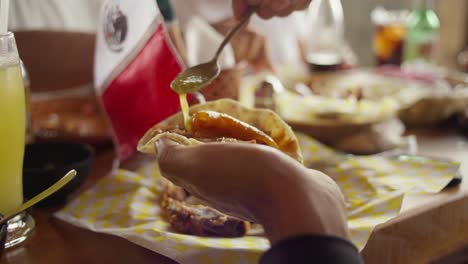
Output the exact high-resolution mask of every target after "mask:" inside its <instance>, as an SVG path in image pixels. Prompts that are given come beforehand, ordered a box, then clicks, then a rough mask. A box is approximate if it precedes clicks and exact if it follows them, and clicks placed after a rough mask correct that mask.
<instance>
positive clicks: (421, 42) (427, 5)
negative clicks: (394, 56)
mask: <svg viewBox="0 0 468 264" xmlns="http://www.w3.org/2000/svg"><path fill="white" fill-rule="evenodd" d="M432 6H433V1H431V0H419V1H417V8H416V9H414V10H413V11H412V12H411V14H410V15H409V17H408V32H407V35H406V39H405V53H404V54H405V56H404V57H405V62H411V61H415V60H418V61H421V60H422V61H426V62H432V61H433V59H434V51H435V46H436V43H437V41H438V37H439V28H440V21H439V18H438V17H437V14H436V13H435V11H434V10H433V9H432Z"/></svg>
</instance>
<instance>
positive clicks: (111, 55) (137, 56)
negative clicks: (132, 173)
mask: <svg viewBox="0 0 468 264" xmlns="http://www.w3.org/2000/svg"><path fill="white" fill-rule="evenodd" d="M181 70H182V63H181V60H180V59H179V57H178V56H177V52H176V50H175V48H174V47H173V46H172V44H171V42H170V39H169V36H168V34H167V31H166V28H165V26H164V18H163V16H162V15H161V13H160V11H159V9H158V6H157V4H156V1H155V0H138V1H134V0H109V1H107V2H106V3H105V4H104V6H103V8H102V10H101V16H100V24H99V25H98V30H97V36H96V53H95V60H94V86H95V87H96V88H95V89H96V93H97V95H98V97H99V98H100V100H101V102H102V105H103V106H104V109H105V111H106V113H107V115H108V117H109V120H110V122H111V124H112V128H113V132H114V136H115V141H116V143H117V145H118V152H119V159H120V160H125V159H127V158H129V157H131V156H132V155H133V154H134V153H135V152H136V145H137V143H138V140H139V139H140V137H141V136H143V134H144V133H145V132H146V131H147V130H148V129H149V128H150V127H151V126H153V125H154V124H156V123H158V122H159V121H161V120H162V119H164V118H166V117H168V116H169V115H171V114H173V113H175V112H177V111H179V101H178V96H177V94H175V93H174V92H173V91H172V90H171V89H170V83H171V81H172V80H173V79H174V78H175V76H176V75H177V74H178V73H179V72H180V71H181Z"/></svg>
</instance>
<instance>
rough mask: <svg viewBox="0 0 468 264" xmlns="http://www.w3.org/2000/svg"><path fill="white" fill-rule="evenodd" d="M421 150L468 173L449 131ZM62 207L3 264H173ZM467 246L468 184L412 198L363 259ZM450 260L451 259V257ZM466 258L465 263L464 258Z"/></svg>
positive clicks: (106, 159) (101, 171) (388, 259)
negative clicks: (64, 215)
mask: <svg viewBox="0 0 468 264" xmlns="http://www.w3.org/2000/svg"><path fill="white" fill-rule="evenodd" d="M418 135H419V136H418V139H419V143H420V150H421V152H422V153H423V154H427V155H431V156H441V157H451V158H454V159H457V160H460V161H462V164H463V165H462V173H464V174H467V173H468V140H466V139H463V138H462V137H460V136H457V135H455V134H451V133H448V134H447V132H446V131H444V132H439V131H431V132H430V133H425V132H418ZM113 157H114V153H113V151H112V149H109V148H105V149H101V150H99V151H98V155H97V158H96V163H95V166H94V168H93V170H92V173H91V175H90V177H89V178H88V180H87V182H86V184H85V185H84V186H83V187H82V188H81V190H80V191H83V190H85V189H86V188H88V187H89V186H91V185H93V184H94V183H95V182H96V181H97V180H98V179H99V178H100V177H102V176H104V175H105V174H106V173H107V172H108V171H109V170H110V168H111V164H112V159H113ZM56 210H58V208H49V209H35V210H34V217H35V220H36V224H37V227H36V230H35V231H34V234H33V236H32V237H31V238H30V239H28V240H27V241H26V242H25V243H23V244H22V245H21V246H18V247H15V248H12V249H9V250H7V251H6V252H5V254H4V255H3V256H2V258H1V260H0V264H6V263H25V264H29V263H31V264H62V263H70V264H73V263H151V264H160V263H161V264H165V263H174V262H173V261H172V260H170V259H168V258H166V257H164V256H161V255H159V254H157V253H154V252H152V251H149V250H147V249H145V248H142V247H139V246H137V245H135V244H133V243H130V242H128V241H126V240H124V239H122V238H119V237H115V236H111V235H104V234H98V233H94V232H91V231H87V230H84V229H80V228H77V227H74V226H72V225H70V224H68V223H64V222H62V221H60V220H58V219H55V218H53V217H52V216H51V215H52V213H53V212H54V211H56ZM465 246H468V180H466V181H464V182H463V183H462V184H461V185H460V186H459V187H454V188H450V189H446V190H445V191H443V192H441V193H439V194H435V195H425V196H421V197H407V198H405V200H404V202H403V212H402V214H401V215H399V216H398V217H396V218H395V219H393V220H391V221H389V222H387V223H385V224H382V225H380V226H378V227H377V228H376V230H375V232H374V233H373V234H372V236H371V238H370V240H369V242H368V244H367V246H366V248H365V249H364V250H363V252H362V256H363V258H364V259H365V261H366V263H379V264H384V263H427V262H430V261H435V260H438V262H439V263H457V262H453V261H455V260H457V261H460V262H458V263H464V262H463V261H462V259H463V260H465V261H466V260H468V256H465V254H464V252H463V251H460V250H459V249H463V248H464V247H465ZM453 253H456V254H453ZM446 256H449V257H446ZM465 257H466V258H465Z"/></svg>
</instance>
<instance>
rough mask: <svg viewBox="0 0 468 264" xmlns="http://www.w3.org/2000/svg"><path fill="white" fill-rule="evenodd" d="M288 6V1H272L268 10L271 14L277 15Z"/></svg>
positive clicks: (289, 2)
mask: <svg viewBox="0 0 468 264" xmlns="http://www.w3.org/2000/svg"><path fill="white" fill-rule="evenodd" d="M290 5H291V1H290V0H274V1H272V2H271V5H270V6H271V7H270V8H271V10H272V11H273V12H275V13H278V12H280V11H281V10H283V9H286V8H288V7H289V6H290Z"/></svg>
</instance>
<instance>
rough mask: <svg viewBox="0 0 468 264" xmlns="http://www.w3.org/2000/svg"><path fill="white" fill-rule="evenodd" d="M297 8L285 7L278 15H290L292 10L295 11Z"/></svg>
mask: <svg viewBox="0 0 468 264" xmlns="http://www.w3.org/2000/svg"><path fill="white" fill-rule="evenodd" d="M295 10H296V9H295V8H294V7H292V6H290V7H288V8H285V9H283V10H281V11H279V12H278V13H277V14H276V15H277V16H279V17H286V16H289V15H290V14H291V13H292V12H294V11H295Z"/></svg>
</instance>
